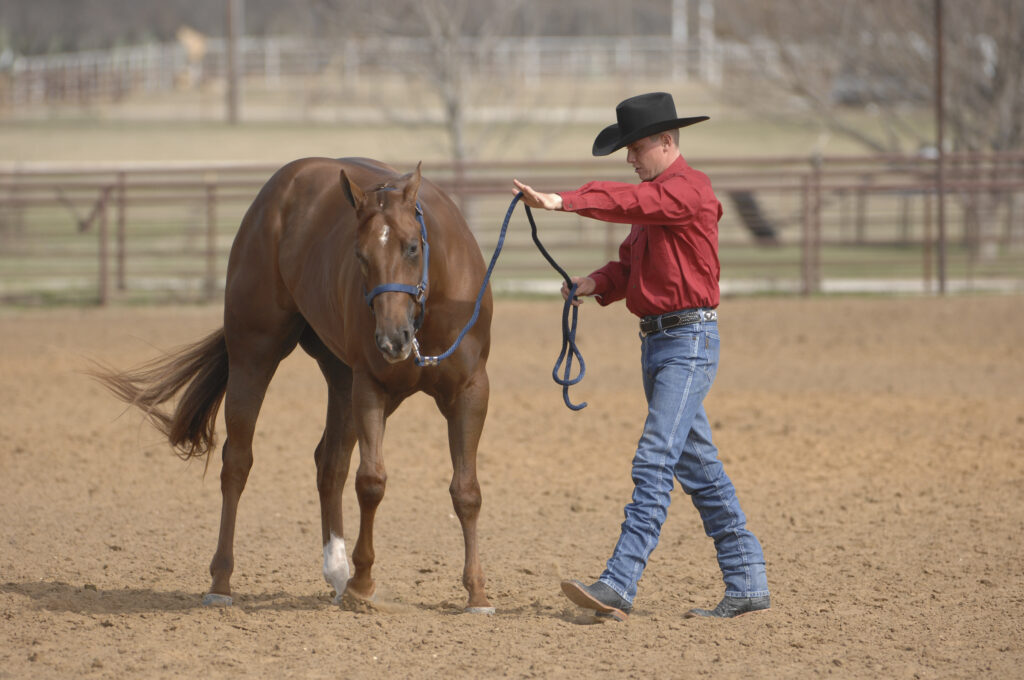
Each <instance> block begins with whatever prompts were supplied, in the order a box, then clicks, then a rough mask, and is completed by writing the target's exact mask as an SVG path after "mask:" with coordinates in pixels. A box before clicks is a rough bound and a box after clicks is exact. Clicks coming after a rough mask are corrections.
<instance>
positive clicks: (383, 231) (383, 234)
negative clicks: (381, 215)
mask: <svg viewBox="0 0 1024 680" xmlns="http://www.w3.org/2000/svg"><path fill="white" fill-rule="evenodd" d="M390 235H391V227H389V226H388V225H386V224H384V225H381V228H380V234H379V235H378V236H377V240H378V241H380V244H381V245H382V246H386V245H387V243H388V237H389V236H390Z"/></svg>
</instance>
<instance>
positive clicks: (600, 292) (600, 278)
mask: <svg viewBox="0 0 1024 680" xmlns="http://www.w3.org/2000/svg"><path fill="white" fill-rule="evenodd" d="M589 276H590V278H592V279H593V280H594V292H593V296H594V297H598V298H599V297H603V296H604V295H605V294H607V293H608V290H609V289H610V288H611V283H612V281H611V279H610V278H609V277H608V276H607V275H606V274H605V273H604V272H602V271H601V270H600V269H598V270H597V271H594V272H591V273H590V274H589Z"/></svg>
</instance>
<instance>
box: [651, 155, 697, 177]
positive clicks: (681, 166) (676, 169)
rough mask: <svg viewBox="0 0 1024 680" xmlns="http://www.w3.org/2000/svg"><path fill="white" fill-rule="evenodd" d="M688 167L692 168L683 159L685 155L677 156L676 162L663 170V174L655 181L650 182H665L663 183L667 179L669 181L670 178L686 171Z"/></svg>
mask: <svg viewBox="0 0 1024 680" xmlns="http://www.w3.org/2000/svg"><path fill="white" fill-rule="evenodd" d="M688 167H690V166H688V165H687V164H686V161H685V160H684V159H683V155H682V154H679V155H678V156H676V159H675V160H674V161H672V163H671V164H670V165H669V166H668V167H667V168H665V169H664V170H662V171H661V173H660V174H659V175H658V176H657V177H655V178H654V179H652V180H649V181H651V182H663V181H665V180H666V179H668V178H669V177H671V176H673V175H678V174H679V173H680V172H682V171H683V170H685V169H686V168H688Z"/></svg>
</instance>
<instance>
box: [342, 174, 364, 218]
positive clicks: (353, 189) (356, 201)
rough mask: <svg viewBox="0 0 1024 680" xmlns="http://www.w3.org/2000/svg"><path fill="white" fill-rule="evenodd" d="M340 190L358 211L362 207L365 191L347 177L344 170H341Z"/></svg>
mask: <svg viewBox="0 0 1024 680" xmlns="http://www.w3.org/2000/svg"><path fill="white" fill-rule="evenodd" d="M341 190H342V191H343V192H345V198H346V199H348V202H349V204H350V205H351V206H352V207H353V208H355V209H356V210H357V211H358V210H359V209H360V208H362V207H363V203H365V202H366V193H365V192H364V191H363V190H362V189H361V188H360V187H359V185H358V184H356V183H355V182H353V181H352V180H351V179H349V177H348V175H346V174H345V171H344V170H342V171H341Z"/></svg>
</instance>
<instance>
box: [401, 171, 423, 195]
mask: <svg viewBox="0 0 1024 680" xmlns="http://www.w3.org/2000/svg"><path fill="white" fill-rule="evenodd" d="M422 168H423V161H420V162H419V163H417V164H416V169H415V170H413V171H412V172H411V173H409V174H410V175H411V176H410V177H409V181H408V182H406V183H405V189H403V190H402V198H403V199H405V202H406V203H415V202H416V192H418V191H419V190H420V180H421V179H422V178H423V175H422V174H421V172H420V171H421V170H422Z"/></svg>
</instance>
